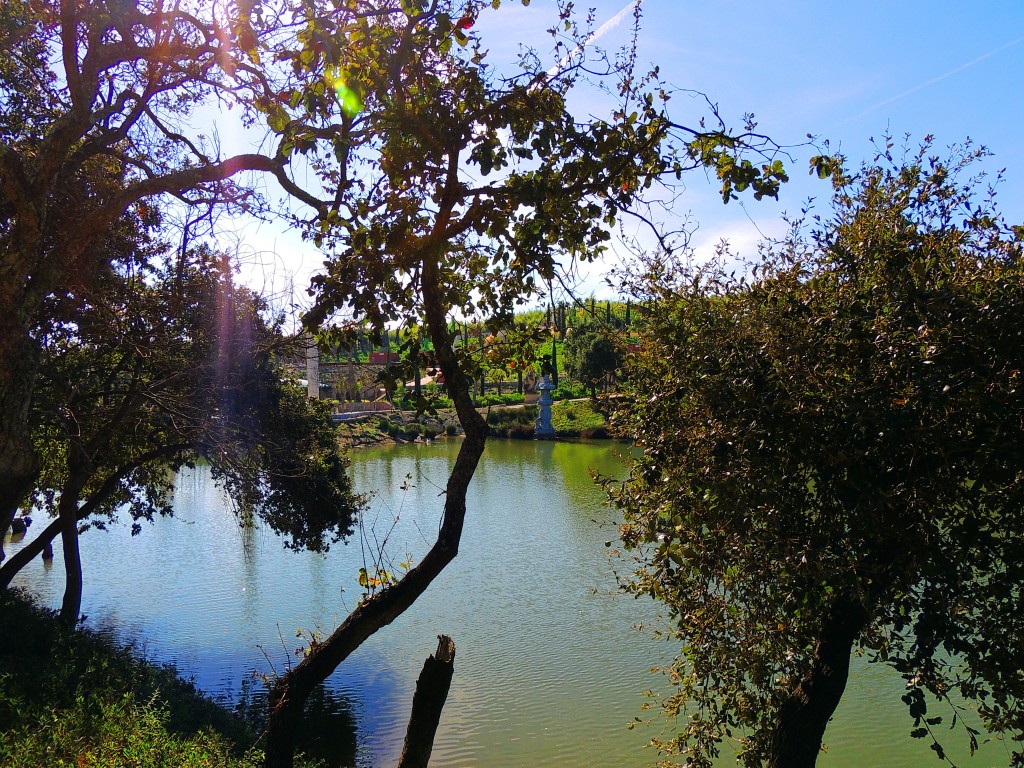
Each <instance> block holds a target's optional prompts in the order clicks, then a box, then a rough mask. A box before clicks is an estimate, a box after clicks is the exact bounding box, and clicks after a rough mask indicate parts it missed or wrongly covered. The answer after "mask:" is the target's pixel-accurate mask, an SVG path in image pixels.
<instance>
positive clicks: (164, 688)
mask: <svg viewBox="0 0 1024 768" xmlns="http://www.w3.org/2000/svg"><path fill="white" fill-rule="evenodd" d="M253 739H254V734H253V732H252V731H251V730H250V729H249V728H248V727H247V726H246V724H245V723H243V722H242V721H240V720H239V719H238V718H236V717H234V716H233V715H231V714H230V713H229V712H227V711H225V710H224V709H222V708H221V707H219V706H217V705H216V704H215V703H213V702H212V701H210V700H209V699H207V698H205V697H204V696H202V695H201V694H200V693H199V692H198V691H197V690H196V689H195V687H194V686H193V685H192V684H190V683H187V682H185V681H183V680H181V679H180V678H179V677H178V676H177V675H176V674H175V672H174V670H172V669H170V668H167V667H155V666H152V665H150V664H147V663H145V662H143V661H140V660H139V659H138V658H136V657H135V656H134V655H133V653H132V652H131V651H130V650H126V649H118V648H116V647H115V646H114V645H113V644H112V643H111V641H109V640H107V639H105V638H103V637H101V636H99V635H97V634H96V633H94V632H91V631H88V630H76V631H73V632H68V631H65V630H63V629H62V628H61V627H60V626H59V624H58V623H57V621H56V619H55V615H54V614H53V613H51V612H48V611H44V610H41V609H39V608H37V607H35V606H34V605H32V603H31V602H30V601H29V600H28V599H27V598H26V597H25V596H23V595H21V594H18V593H14V592H7V593H0V765H3V766H5V768H41V767H42V766H55V765H74V766H76V768H122V767H123V768H129V766H130V767H131V768H157V766H160V767H161V768H163V766H172V765H173V766H176V767H177V766H182V767H183V768H191V767H192V766H195V767H196V768H198V767H199V766H203V767H204V768H256V766H259V765H262V759H263V758H262V755H261V754H260V753H259V752H258V751H255V750H248V751H247V747H248V746H249V745H250V744H252V743H253ZM300 764H302V765H306V766H309V765H310V763H308V762H307V763H300Z"/></svg>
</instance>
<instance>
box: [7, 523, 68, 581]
mask: <svg viewBox="0 0 1024 768" xmlns="http://www.w3.org/2000/svg"><path fill="white" fill-rule="evenodd" d="M61 526H62V522H61V519H60V518H59V517H58V518H57V519H55V520H53V521H52V522H51V523H50V524H49V525H48V526H46V528H44V529H43V530H42V532H41V533H40V534H39V535H38V536H36V537H35V538H34V539H32V541H30V542H29V543H28V544H26V545H25V546H24V547H22V548H21V549H19V550H18V551H17V552H15V553H14V554H13V555H11V556H10V558H8V559H7V561H6V562H5V563H4V564H3V566H0V589H7V588H8V587H9V586H11V582H12V581H14V577H15V576H17V575H18V573H19V572H20V571H21V569H22V568H24V567H25V566H26V565H28V564H29V563H31V562H32V561H33V560H34V559H35V558H36V556H37V555H39V554H40V553H41V552H43V551H44V550H45V549H46V545H47V544H49V543H50V542H52V541H53V540H54V539H55V538H57V536H58V535H59V534H60V532H61Z"/></svg>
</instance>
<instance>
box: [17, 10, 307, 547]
mask: <svg viewBox="0 0 1024 768" xmlns="http://www.w3.org/2000/svg"><path fill="white" fill-rule="evenodd" d="M275 23H276V22H275V20H274V17H273V15H272V14H268V16H267V17H266V18H264V16H263V15H262V10H261V6H260V4H259V3H258V2H257V3H239V4H237V5H232V4H227V5H226V6H223V7H222V6H221V5H218V4H214V5H211V4H208V3H203V2H194V3H193V2H169V1H167V0H138V1H129V2H114V1H113V0H109V1H107V0H89V2H81V1H76V0H41V1H40V2H28V0H21V1H20V2H10V3H4V7H3V9H2V10H0V105H2V109H0V278H2V279H0V306H2V307H3V308H4V311H3V312H2V313H0V535H2V534H3V533H4V532H5V531H6V527H7V522H8V521H9V519H10V517H11V516H13V513H14V510H15V509H16V508H17V507H18V505H19V504H20V503H21V502H22V500H23V499H24V498H25V497H26V495H27V494H28V492H29V491H30V489H31V487H32V485H33V483H34V481H35V477H36V474H37V472H38V469H39V467H38V463H37V458H38V457H37V456H36V455H35V453H34V451H33V444H32V437H31V429H30V425H29V422H28V418H29V409H30V404H31V401H32V396H33V390H34V386H35V381H36V373H37V366H38V361H39V355H40V350H39V347H38V343H37V339H36V338H35V337H34V336H33V335H32V333H31V328H32V327H33V326H34V325H35V324H36V323H37V322H39V321H40V318H39V312H40V311H41V308H42V306H43V303H44V301H45V300H46V298H47V297H49V296H51V295H53V294H55V293H61V292H66V291H68V290H71V289H73V288H75V287H77V286H78V285H80V284H82V283H87V282H88V281H89V280H90V279H91V276H92V275H94V274H96V273H98V272H100V271H102V269H103V268H104V262H103V259H104V258H106V254H105V251H104V249H103V248H94V247H93V246H94V245H95V244H96V243H97V242H98V241H100V240H102V238H103V237H104V235H105V233H106V232H107V231H108V230H109V229H110V228H111V227H113V226H114V225H115V222H117V220H118V219H120V218H121V217H122V216H123V215H125V213H126V212H129V211H132V212H134V213H136V214H137V215H139V216H140V217H141V218H145V216H146V212H147V210H148V209H149V208H150V207H151V204H150V203H147V202H146V200H147V199H150V198H154V197H156V196H161V195H170V196H173V197H175V198H177V199H178V200H180V201H182V202H184V203H185V204H192V203H203V204H207V203H216V202H224V203H228V202H235V203H241V202H244V201H245V199H246V196H245V193H244V192H243V190H241V189H239V188H238V187H237V186H235V185H233V184H231V183H230V180H231V178H232V177H234V176H236V174H238V173H240V172H242V171H245V170H254V171H261V172H268V173H271V174H273V175H275V176H276V177H277V178H278V180H279V181H280V183H281V184H282V185H283V186H284V187H285V188H286V189H287V190H288V191H289V192H290V193H292V194H295V195H297V196H299V197H306V198H308V196H307V195H305V194H304V193H303V192H302V191H301V190H300V189H298V187H296V186H295V185H294V184H292V183H291V181H290V180H289V178H288V177H287V175H286V173H285V163H284V159H283V157H282V156H280V155H279V154H271V155H260V154H254V153H250V154H239V155H235V156H232V157H224V156H222V155H221V153H220V149H219V142H218V141H216V140H215V139H214V140H211V139H205V138H203V136H202V134H201V132H200V131H199V130H197V129H195V128H194V127H193V125H192V124H191V123H192V121H193V117H194V115H195V109H196V107H197V106H198V105H199V104H201V103H203V102H204V101H209V100H210V99H212V98H216V99H217V100H219V102H220V103H221V104H222V105H223V106H225V107H229V108H230V107H234V108H235V109H237V110H238V111H239V112H240V113H241V115H240V119H241V120H243V121H250V122H251V120H252V119H253V115H254V112H253V109H252V107H253V105H254V103H255V102H257V101H260V102H265V101H267V100H269V99H271V98H272V95H273V94H274V93H275V91H274V89H273V87H272V85H271V83H270V81H269V79H268V75H267V73H266V72H265V71H263V70H261V68H260V66H259V63H258V62H259V54H258V48H259V46H260V45H264V44H265V42H264V41H265V39H266V38H268V37H271V36H273V34H275V31H276V29H275ZM96 259H99V261H96Z"/></svg>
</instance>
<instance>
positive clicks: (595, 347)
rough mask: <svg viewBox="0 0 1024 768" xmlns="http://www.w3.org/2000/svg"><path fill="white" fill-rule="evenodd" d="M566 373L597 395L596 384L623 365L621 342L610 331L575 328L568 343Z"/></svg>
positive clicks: (598, 328)
mask: <svg viewBox="0 0 1024 768" xmlns="http://www.w3.org/2000/svg"><path fill="white" fill-rule="evenodd" d="M563 359H564V361H565V371H566V373H568V374H569V375H570V376H572V377H573V378H574V379H576V380H577V381H580V382H582V383H584V384H586V385H587V386H588V387H590V394H591V395H596V394H597V385H598V384H599V383H600V382H602V381H605V380H606V379H607V378H608V377H609V376H610V375H611V374H613V373H615V371H617V370H618V368H619V366H620V365H621V364H622V351H621V349H620V341H619V339H618V338H617V336H616V335H615V334H614V332H613V331H612V330H611V329H610V328H606V327H599V326H594V325H586V326H583V327H582V328H577V329H574V331H573V333H572V334H570V335H569V336H568V337H567V338H566V341H565V349H564V352H563Z"/></svg>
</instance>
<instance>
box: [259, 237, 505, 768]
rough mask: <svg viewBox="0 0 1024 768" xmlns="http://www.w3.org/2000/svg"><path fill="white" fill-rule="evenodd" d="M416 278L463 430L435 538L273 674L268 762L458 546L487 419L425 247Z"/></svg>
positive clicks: (287, 765) (286, 749) (285, 757)
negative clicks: (331, 682) (355, 655)
mask: <svg viewBox="0 0 1024 768" xmlns="http://www.w3.org/2000/svg"><path fill="white" fill-rule="evenodd" d="M421 280H422V291H423V299H424V301H423V304H424V314H425V316H426V320H427V323H426V325H427V330H428V333H429V334H430V338H431V339H432V340H433V341H434V346H435V350H436V354H437V358H438V364H439V367H440V368H441V373H442V374H443V375H444V378H445V382H447V386H448V389H449V395H450V397H451V398H452V403H453V405H454V406H455V410H456V413H457V414H458V417H459V422H460V423H461V424H462V427H463V430H464V431H465V439H464V440H463V442H462V445H461V447H460V448H459V453H458V456H457V457H456V459H455V466H454V467H453V468H452V471H451V474H450V475H449V477H448V484H447V486H446V489H445V503H444V512H443V513H442V522H441V526H440V529H439V530H438V535H437V540H436V541H435V542H434V545H433V546H432V547H431V548H430V550H429V551H428V552H427V553H426V555H424V557H423V559H422V560H421V561H420V563H419V564H418V565H417V566H416V567H415V568H412V569H411V570H410V571H409V572H408V573H406V575H405V576H404V577H403V578H402V579H401V580H400V581H398V582H397V583H395V584H393V585H391V586H388V587H385V588H383V589H381V590H380V591H379V592H377V593H375V594H373V595H371V596H369V597H367V598H366V599H364V600H363V601H362V602H360V604H359V605H358V606H357V607H356V609H355V610H354V611H353V612H352V613H351V614H349V616H348V618H346V619H345V621H343V622H342V623H341V625H340V626H338V628H337V629H335V630H334V631H333V632H332V633H331V634H330V635H329V636H328V637H327V638H326V639H325V640H324V641H323V642H321V643H318V644H317V645H315V646H314V647H312V648H310V651H309V654H308V655H306V656H305V658H303V659H302V661H301V662H299V664H298V665H296V666H295V667H293V668H292V669H290V670H289V671H288V672H286V673H285V674H284V675H282V676H281V677H280V678H278V680H277V682H276V683H275V684H274V687H273V688H272V689H271V690H270V694H269V696H268V704H269V707H270V713H269V715H268V716H267V723H266V727H265V728H264V731H263V739H264V750H265V752H264V754H265V766H266V768H292V765H293V763H294V752H295V741H296V732H297V728H298V725H299V723H300V721H301V719H302V713H303V709H304V708H305V704H306V700H307V699H308V698H309V695H310V694H311V693H312V692H313V690H314V688H315V687H316V686H317V685H319V684H321V683H322V682H323V681H324V680H326V679H327V678H328V677H329V676H330V675H331V674H332V673H333V672H334V670H335V669H337V668H338V665H339V664H341V663H342V662H343V661H344V660H345V659H346V658H348V656H349V654H351V653H352V652H353V651H354V650H355V649H356V648H358V647H359V646H360V645H362V643H363V642H364V641H365V640H366V639H367V638H368V637H370V636H371V635H372V634H374V633H375V632H376V631H377V630H379V629H380V628H382V627H385V626H387V625H388V624H390V623H391V622H392V621H394V620H395V619H396V618H398V617H399V616H400V615H401V614H402V613H403V612H405V610H406V609H408V608H409V607H410V606H411V605H412V604H413V603H414V602H415V601H416V600H417V598H419V596H420V595H422V594H423V593H424V592H425V591H426V589H427V587H429V586H430V584H431V583H432V582H433V581H434V579H435V578H437V576H438V575H439V574H440V573H441V572H442V571H443V570H444V569H445V567H446V566H447V565H448V564H449V563H450V562H451V561H452V560H454V559H455V556H456V555H457V554H458V553H459V542H460V541H461V539H462V528H463V525H464V523H465V519H466V493H467V490H468V488H469V483H470V481H471V480H472V479H473V475H474V473H475V472H476V467H477V464H478V463H479V461H480V457H481V456H482V455H483V452H484V446H485V444H486V441H487V422H486V421H484V419H483V417H482V416H481V415H480V414H479V413H478V412H477V410H476V409H475V408H474V407H473V400H472V397H471V396H470V390H469V387H470V384H469V382H467V380H466V377H465V375H464V374H463V372H462V371H461V369H460V367H459V363H458V358H457V357H456V355H455V350H454V347H453V338H452V336H451V334H450V333H449V331H448V322H447V317H446V314H445V313H446V311H447V307H446V305H445V303H444V301H443V298H442V292H441V287H440V284H439V267H438V263H437V259H436V257H435V256H434V255H432V254H430V253H429V252H427V253H425V254H424V259H423V271H422V277H421Z"/></svg>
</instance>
